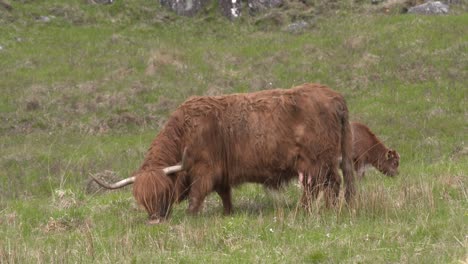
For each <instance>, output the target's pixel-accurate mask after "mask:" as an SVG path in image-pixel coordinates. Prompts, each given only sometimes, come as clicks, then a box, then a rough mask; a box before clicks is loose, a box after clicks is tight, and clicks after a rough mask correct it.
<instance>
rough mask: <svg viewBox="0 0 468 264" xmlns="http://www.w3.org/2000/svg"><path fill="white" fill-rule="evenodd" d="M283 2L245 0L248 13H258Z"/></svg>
mask: <svg viewBox="0 0 468 264" xmlns="http://www.w3.org/2000/svg"><path fill="white" fill-rule="evenodd" d="M282 4H283V0H247V5H248V6H249V12H250V13H253V14H255V13H258V12H262V11H265V10H267V9H270V8H275V7H279V6H281V5H282Z"/></svg>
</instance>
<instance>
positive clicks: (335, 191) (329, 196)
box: [326, 168, 341, 207]
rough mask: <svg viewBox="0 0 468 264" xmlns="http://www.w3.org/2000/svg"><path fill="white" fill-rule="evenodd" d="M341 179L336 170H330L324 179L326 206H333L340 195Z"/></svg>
mask: <svg viewBox="0 0 468 264" xmlns="http://www.w3.org/2000/svg"><path fill="white" fill-rule="evenodd" d="M340 186H341V177H340V174H339V173H338V170H337V169H336V168H333V169H330V171H329V172H328V174H327V179H326V192H327V193H326V204H327V206H328V207H330V206H331V205H335V204H336V202H337V201H338V197H339V195H340Z"/></svg>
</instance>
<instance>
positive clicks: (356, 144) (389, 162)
mask: <svg viewBox="0 0 468 264" xmlns="http://www.w3.org/2000/svg"><path fill="white" fill-rule="evenodd" d="M351 130H352V132H353V162H354V169H355V170H356V172H357V175H358V178H362V177H363V176H364V173H365V170H366V168H367V167H369V166H374V167H375V168H376V169H377V170H379V171H380V172H382V173H383V174H385V175H388V176H395V175H397V174H398V166H399V165H400V155H399V154H398V152H396V150H393V149H389V148H387V147H386V146H385V145H384V144H383V143H382V142H381V141H380V140H379V139H378V138H377V136H375V135H374V133H372V131H371V130H370V129H369V127H367V126H366V125H364V124H361V123H358V122H351Z"/></svg>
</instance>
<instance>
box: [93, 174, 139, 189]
mask: <svg viewBox="0 0 468 264" xmlns="http://www.w3.org/2000/svg"><path fill="white" fill-rule="evenodd" d="M90 176H91V178H93V180H94V181H95V182H97V183H98V184H99V185H101V186H102V187H104V188H106V189H111V190H113V189H119V188H122V187H124V186H127V185H129V184H132V183H134V182H135V176H133V177H130V178H127V179H124V180H121V181H118V182H116V183H112V184H109V183H106V182H103V181H101V180H100V179H98V178H96V177H94V175H90Z"/></svg>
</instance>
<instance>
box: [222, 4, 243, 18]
mask: <svg viewBox="0 0 468 264" xmlns="http://www.w3.org/2000/svg"><path fill="white" fill-rule="evenodd" d="M219 8H220V9H221V13H222V14H223V15H224V16H226V17H228V18H229V19H235V18H238V17H239V16H240V15H241V8H242V6H241V1H240V0H219Z"/></svg>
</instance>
